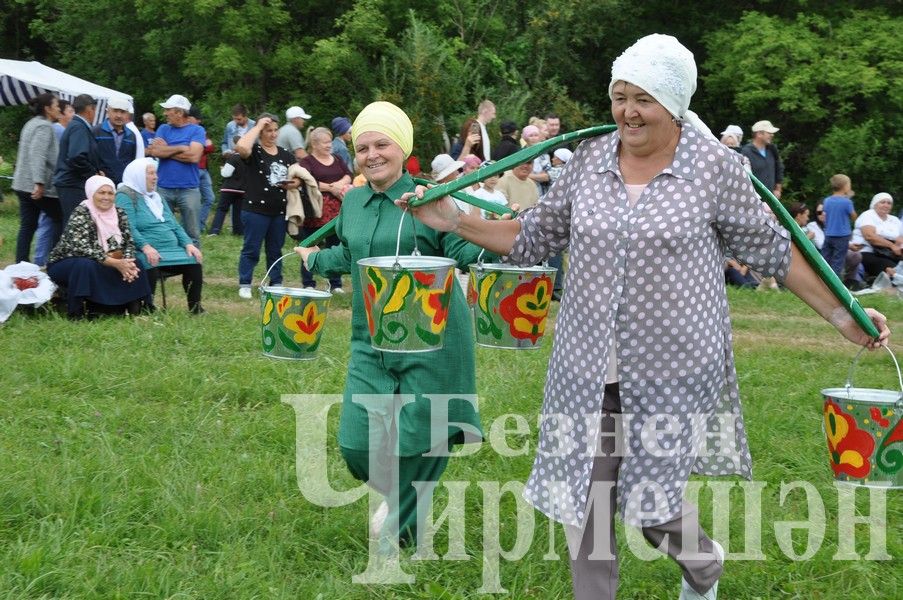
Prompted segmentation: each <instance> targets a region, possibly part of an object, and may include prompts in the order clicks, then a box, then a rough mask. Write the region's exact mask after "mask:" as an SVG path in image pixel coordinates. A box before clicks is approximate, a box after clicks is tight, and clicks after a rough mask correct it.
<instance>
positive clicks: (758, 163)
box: [740, 121, 784, 198]
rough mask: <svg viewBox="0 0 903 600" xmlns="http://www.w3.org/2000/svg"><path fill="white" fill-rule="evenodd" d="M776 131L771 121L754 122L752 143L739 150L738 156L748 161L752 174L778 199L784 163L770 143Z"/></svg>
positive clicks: (782, 179)
mask: <svg viewBox="0 0 903 600" xmlns="http://www.w3.org/2000/svg"><path fill="white" fill-rule="evenodd" d="M778 131H780V130H779V129H778V128H777V127H775V126H774V125H772V124H771V121H758V122H756V124H755V125H753V126H752V134H753V137H752V141H751V142H750V143H748V144H746V145H745V146H743V148H741V149H740V154H742V155H743V156H745V157H747V158H748V159H749V163H750V167H751V168H752V174H753V175H755V176H756V178H757V179H758V180H759V181H761V182H762V183H763V184H764V185H765V187H767V188H768V189H770V190H771V191H772V193H773V194H774V195H775V196H776V197H778V198H780V197H781V191H782V182H783V181H784V163H782V162H781V155H780V154H778V149H777V147H775V145H774V144H772V143H771V141H772V140H773V139H774V134H775V133H777V132H778Z"/></svg>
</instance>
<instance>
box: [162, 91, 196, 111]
mask: <svg viewBox="0 0 903 600" xmlns="http://www.w3.org/2000/svg"><path fill="white" fill-rule="evenodd" d="M160 106H162V107H163V108H181V109H182V110H185V111H188V110H191V102H189V101H188V98H186V97H185V96H180V95H179V94H173V95H172V96H170V97H169V100H167V101H166V102H163V103H162V104H160Z"/></svg>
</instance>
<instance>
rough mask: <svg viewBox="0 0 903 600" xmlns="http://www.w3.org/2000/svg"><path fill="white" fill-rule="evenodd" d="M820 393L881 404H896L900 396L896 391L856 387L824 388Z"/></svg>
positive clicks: (835, 397) (846, 400)
mask: <svg viewBox="0 0 903 600" xmlns="http://www.w3.org/2000/svg"><path fill="white" fill-rule="evenodd" d="M821 395H822V396H824V397H825V398H829V397H830V398H833V399H835V400H841V401H844V402H871V403H881V404H883V403H887V404H896V403H897V402H898V401H899V400H900V398H901V394H900V392H898V391H892V390H880V389H877V388H857V387H850V388H846V387H834V388H825V389H823V390H822V391H821Z"/></svg>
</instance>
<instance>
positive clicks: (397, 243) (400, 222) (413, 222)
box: [394, 208, 420, 270]
mask: <svg viewBox="0 0 903 600" xmlns="http://www.w3.org/2000/svg"><path fill="white" fill-rule="evenodd" d="M407 214H408V209H407V208H405V209H404V210H403V211H401V218H400V219H399V220H398V235H397V236H396V238H395V267H394V268H395V270H398V269H400V268H401V263H400V262H399V261H398V257H399V256H401V228H402V226H403V225H404V217H405V215H407ZM411 227H412V229H413V230H414V251H413V252H411V256H420V248H418V247H417V220H416V219H411Z"/></svg>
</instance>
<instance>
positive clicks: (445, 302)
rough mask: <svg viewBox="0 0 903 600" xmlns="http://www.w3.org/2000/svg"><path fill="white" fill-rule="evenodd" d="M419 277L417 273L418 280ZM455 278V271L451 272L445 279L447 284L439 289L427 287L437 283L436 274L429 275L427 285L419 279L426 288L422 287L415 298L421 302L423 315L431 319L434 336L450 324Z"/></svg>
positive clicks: (431, 329)
mask: <svg viewBox="0 0 903 600" xmlns="http://www.w3.org/2000/svg"><path fill="white" fill-rule="evenodd" d="M417 275H418V274H417V273H415V274H414V277H415V278H417ZM454 276H455V271H454V269H451V270H449V272H448V275H446V277H445V282H444V283H443V285H442V287H441V288H439V289H429V288H427V287H425V286H427V285H432V284H433V283H435V280H436V276H435V275H434V274H432V273H430V274H429V283H426V282H425V281H426V280H424V279H421V278H417V282H418V283H420V284H421V285H422V286H424V287H420V289H418V290H417V292H416V295H415V298H418V299H419V300H420V307H421V310H423V313H424V314H425V315H426V316H428V317H430V331H432V332H433V333H434V334H438V333H441V332H442V330H443V329H445V325H446V323H447V322H448V308H449V305H450V304H451V297H452V286H453V285H454V282H455V278H454Z"/></svg>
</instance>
